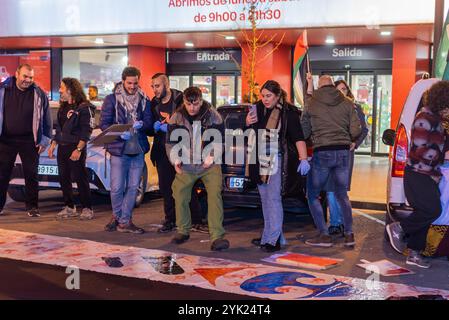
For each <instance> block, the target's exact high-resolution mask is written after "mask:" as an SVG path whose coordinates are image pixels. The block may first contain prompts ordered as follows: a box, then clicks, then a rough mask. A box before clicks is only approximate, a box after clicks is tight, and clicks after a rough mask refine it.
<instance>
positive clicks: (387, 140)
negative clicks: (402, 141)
mask: <svg viewBox="0 0 449 320" xmlns="http://www.w3.org/2000/svg"><path fill="white" fill-rule="evenodd" d="M395 140H396V131H395V130H393V129H387V130H385V131H384V134H383V136H382V142H383V143H384V144H386V145H387V146H391V147H393V146H394V141H395Z"/></svg>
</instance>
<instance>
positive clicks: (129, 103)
mask: <svg viewBox="0 0 449 320" xmlns="http://www.w3.org/2000/svg"><path fill="white" fill-rule="evenodd" d="M115 95H116V97H117V101H118V102H119V103H120V104H121V105H122V106H123V107H124V108H125V111H126V116H127V118H128V121H130V120H131V121H132V122H135V121H136V120H137V109H138V107H139V103H140V98H141V96H142V91H141V89H140V88H139V89H137V91H136V92H135V93H134V94H128V93H127V92H126V90H125V87H124V86H123V83H119V84H118V85H117V88H116V90H115Z"/></svg>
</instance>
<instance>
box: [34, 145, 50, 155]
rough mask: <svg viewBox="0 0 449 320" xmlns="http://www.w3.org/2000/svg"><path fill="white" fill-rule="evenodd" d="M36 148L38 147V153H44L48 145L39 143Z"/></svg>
mask: <svg viewBox="0 0 449 320" xmlns="http://www.w3.org/2000/svg"><path fill="white" fill-rule="evenodd" d="M36 148H37V153H38V154H42V153H43V152H44V151H45V149H47V147H44V146H41V145H40V144H38V145H37V146H36Z"/></svg>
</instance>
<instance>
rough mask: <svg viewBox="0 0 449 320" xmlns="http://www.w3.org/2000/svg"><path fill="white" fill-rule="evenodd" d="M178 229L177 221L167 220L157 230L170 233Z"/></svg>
mask: <svg viewBox="0 0 449 320" xmlns="http://www.w3.org/2000/svg"><path fill="white" fill-rule="evenodd" d="M175 229H176V223H174V222H171V221H165V222H164V224H163V225H162V227H161V228H159V229H158V230H157V232H158V233H169V232H172V231H174V230H175Z"/></svg>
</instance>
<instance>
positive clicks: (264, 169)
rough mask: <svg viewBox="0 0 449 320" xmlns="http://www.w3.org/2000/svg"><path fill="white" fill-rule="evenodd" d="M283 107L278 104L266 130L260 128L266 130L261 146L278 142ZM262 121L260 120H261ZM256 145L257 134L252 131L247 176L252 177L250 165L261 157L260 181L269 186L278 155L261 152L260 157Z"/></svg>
mask: <svg viewBox="0 0 449 320" xmlns="http://www.w3.org/2000/svg"><path fill="white" fill-rule="evenodd" d="M282 108H283V107H282V105H281V104H277V105H276V106H275V107H274V108H273V110H272V111H271V114H270V117H269V119H268V121H267V124H266V126H265V128H259V129H265V130H264V133H263V134H264V136H263V141H259V142H258V144H259V146H260V145H261V144H262V143H266V144H267V145H270V144H271V142H274V141H275V140H278V134H279V131H280V129H281V121H280V120H281V114H282ZM259 121H260V119H259ZM256 143H257V133H256V132H255V131H254V130H252V132H251V133H250V135H249V137H248V161H247V162H246V167H245V175H246V176H247V177H248V176H249V175H250V173H249V165H250V164H251V163H257V162H255V161H254V157H257V156H259V176H260V180H261V181H262V183H263V184H269V183H270V178H271V176H272V175H273V170H275V168H276V166H277V164H278V163H277V161H278V153H279V152H275V153H274V154H273V152H272V150H270V151H271V152H269V155H265V154H261V153H260V152H259V155H257V154H256V152H255V151H256V148H255V147H256Z"/></svg>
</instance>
